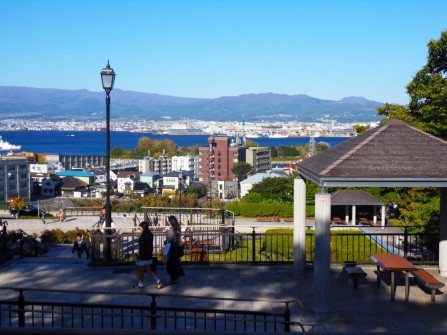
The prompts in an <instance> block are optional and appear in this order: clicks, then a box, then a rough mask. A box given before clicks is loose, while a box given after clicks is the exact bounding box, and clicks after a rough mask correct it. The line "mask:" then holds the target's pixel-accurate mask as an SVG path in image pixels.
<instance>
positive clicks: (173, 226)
mask: <svg viewBox="0 0 447 335" xmlns="http://www.w3.org/2000/svg"><path fill="white" fill-rule="evenodd" d="M168 222H169V225H170V228H168V229H167V230H166V242H167V243H171V247H170V248H169V255H168V260H167V262H166V270H167V272H168V274H169V275H170V276H171V281H170V282H169V283H168V285H177V280H178V277H180V276H184V275H185V273H184V272H183V269H182V266H181V264H180V258H181V257H182V256H183V248H182V247H181V246H180V224H179V223H178V221H177V218H176V217H175V216H173V215H171V216H169V217H168Z"/></svg>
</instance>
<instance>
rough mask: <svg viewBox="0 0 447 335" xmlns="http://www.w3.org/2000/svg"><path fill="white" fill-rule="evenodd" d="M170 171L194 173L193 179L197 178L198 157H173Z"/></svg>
mask: <svg viewBox="0 0 447 335" xmlns="http://www.w3.org/2000/svg"><path fill="white" fill-rule="evenodd" d="M171 160H172V171H191V172H194V178H198V177H199V156H197V155H196V156H191V155H187V156H173V157H171Z"/></svg>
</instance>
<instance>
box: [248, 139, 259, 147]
mask: <svg viewBox="0 0 447 335" xmlns="http://www.w3.org/2000/svg"><path fill="white" fill-rule="evenodd" d="M245 145H246V146H247V148H250V147H255V148H256V147H259V144H258V143H256V142H255V141H250V140H248V141H247V142H245Z"/></svg>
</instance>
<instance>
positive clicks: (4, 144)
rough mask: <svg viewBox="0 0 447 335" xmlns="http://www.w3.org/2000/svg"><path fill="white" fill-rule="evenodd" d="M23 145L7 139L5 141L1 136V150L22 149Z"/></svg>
mask: <svg viewBox="0 0 447 335" xmlns="http://www.w3.org/2000/svg"><path fill="white" fill-rule="evenodd" d="M21 147H22V146H21V145H14V144H11V143H9V142H7V141H4V140H3V139H2V137H1V136H0V151H11V150H20V148H21Z"/></svg>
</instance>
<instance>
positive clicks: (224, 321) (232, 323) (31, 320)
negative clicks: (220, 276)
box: [0, 287, 304, 333]
mask: <svg viewBox="0 0 447 335" xmlns="http://www.w3.org/2000/svg"><path fill="white" fill-rule="evenodd" d="M0 290H3V291H6V290H14V291H17V292H18V293H19V294H18V297H17V299H15V300H14V299H9V300H8V299H2V300H0V330H8V329H14V328H33V329H35V328H46V329H54V328H58V329H83V330H84V329H87V330H88V329H122V330H159V331H160V330H161V331H202V332H203V331H214V332H216V331H220V332H236V331H244V332H247V331H249V332H263V333H274V332H290V331H291V326H296V328H298V329H299V331H301V332H304V328H303V326H302V324H301V323H299V322H291V321H290V307H289V305H290V304H291V303H294V302H298V303H300V302H299V301H295V300H268V299H230V298H206V297H195V296H180V295H165V294H150V293H149V294H137V293H110V292H83V291H65V290H44V289H24V288H7V287H5V288H0ZM25 292H30V295H32V296H34V298H32V299H30V298H27V299H25V294H24V293H25ZM31 292H32V293H31ZM36 292H42V294H43V295H44V296H45V298H43V299H42V298H39V297H38V295H37V294H36ZM42 294H41V295H42ZM53 294H55V296H54V299H53V298H52V295H53ZM61 294H62V295H66V296H70V297H72V296H74V295H89V296H95V295H101V296H102V297H103V298H104V296H106V297H107V298H106V299H105V300H107V303H106V302H104V303H75V302H61V301H58V297H59V299H60V296H61ZM117 296H123V297H125V298H127V299H129V298H131V297H133V298H138V297H137V296H139V298H150V304H148V305H145V304H144V303H143V304H141V303H140V304H134V305H129V304H125V305H124V304H115V303H113V300H114V298H115V297H117ZM159 297H160V298H164V297H169V298H171V299H173V300H175V301H181V300H187V301H191V300H200V299H202V300H203V299H206V300H209V301H213V300H214V301H216V305H219V304H221V303H222V302H223V301H231V302H232V303H233V304H236V305H237V303H238V302H241V303H247V302H249V303H255V302H272V303H283V304H284V309H283V310H282V311H278V312H272V311H262V310H259V311H255V310H252V311H247V310H242V309H221V308H190V307H172V306H163V305H162V304H161V303H158V302H157V298H159ZM83 300H86V299H83ZM179 305H180V304H179ZM185 305H187V304H186V303H185ZM300 305H301V307H302V304H301V303H300Z"/></svg>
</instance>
